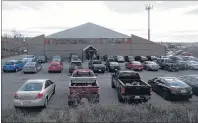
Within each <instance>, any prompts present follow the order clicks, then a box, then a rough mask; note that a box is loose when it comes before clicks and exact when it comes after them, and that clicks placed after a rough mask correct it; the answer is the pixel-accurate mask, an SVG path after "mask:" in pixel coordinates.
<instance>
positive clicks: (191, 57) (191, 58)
mask: <svg viewBox="0 0 198 123" xmlns="http://www.w3.org/2000/svg"><path fill="white" fill-rule="evenodd" d="M181 57H182V59H183V60H184V61H193V60H194V59H196V57H194V56H181Z"/></svg>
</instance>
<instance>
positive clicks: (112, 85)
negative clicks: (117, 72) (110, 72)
mask: <svg viewBox="0 0 198 123" xmlns="http://www.w3.org/2000/svg"><path fill="white" fill-rule="evenodd" d="M111 88H115V85H114V84H113V81H112V80H111Z"/></svg>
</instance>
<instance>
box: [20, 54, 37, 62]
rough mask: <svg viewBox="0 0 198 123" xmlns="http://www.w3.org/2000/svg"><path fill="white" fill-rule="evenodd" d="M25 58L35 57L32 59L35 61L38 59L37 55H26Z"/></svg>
mask: <svg viewBox="0 0 198 123" xmlns="http://www.w3.org/2000/svg"><path fill="white" fill-rule="evenodd" d="M23 58H32V59H33V60H32V61H33V62H34V61H36V56H35V55H26V56H24V57H23Z"/></svg>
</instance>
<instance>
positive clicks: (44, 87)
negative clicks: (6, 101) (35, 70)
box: [13, 79, 56, 108]
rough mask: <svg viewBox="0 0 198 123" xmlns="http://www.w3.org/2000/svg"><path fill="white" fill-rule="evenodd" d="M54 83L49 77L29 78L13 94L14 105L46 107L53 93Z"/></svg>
mask: <svg viewBox="0 0 198 123" xmlns="http://www.w3.org/2000/svg"><path fill="white" fill-rule="evenodd" d="M55 88H56V85H55V83H54V82H52V81H51V80H49V79H31V80H28V81H27V82H25V83H24V84H23V85H22V87H21V88H20V89H19V90H18V91H17V92H16V93H15V95H14V101H13V102H14V107H15V108H17V107H37V106H39V107H40V106H42V107H44V108H46V107H47V105H48V101H49V99H50V97H51V96H52V95H53V94H55Z"/></svg>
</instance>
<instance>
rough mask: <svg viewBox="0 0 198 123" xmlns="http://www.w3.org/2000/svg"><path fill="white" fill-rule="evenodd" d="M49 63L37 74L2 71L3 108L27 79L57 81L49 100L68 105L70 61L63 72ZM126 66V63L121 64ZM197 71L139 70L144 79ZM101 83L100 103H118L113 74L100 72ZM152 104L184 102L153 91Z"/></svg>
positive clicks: (57, 105) (59, 105)
mask: <svg viewBox="0 0 198 123" xmlns="http://www.w3.org/2000/svg"><path fill="white" fill-rule="evenodd" d="M48 66H49V63H46V64H43V69H42V70H41V71H39V72H38V73H36V74H23V72H22V71H19V72H17V73H3V72H2V108H11V107H13V104H12V100H13V95H14V93H15V92H16V91H17V90H18V89H19V88H20V87H21V85H22V84H23V83H24V82H25V81H26V80H27V79H38V78H40V79H41V78H47V79H51V80H52V81H54V82H55V83H56V94H55V95H53V97H52V98H51V100H50V102H49V107H51V108H62V107H65V106H66V105H67V93H68V84H69V76H68V63H67V62H65V63H64V70H63V72H62V73H50V74H49V73H48V72H47V68H48ZM121 66H122V67H123V69H125V68H124V64H121ZM84 67H87V63H84ZM196 72H197V71H190V70H188V71H180V72H166V71H163V70H160V71H158V72H156V71H142V72H139V73H140V75H141V77H142V79H143V80H144V81H148V79H152V78H154V77H156V76H181V75H188V74H195V73H196ZM97 79H98V82H99V85H100V90H101V91H100V92H101V94H100V104H112V103H118V99H117V93H116V91H115V90H114V89H112V88H111V74H110V73H108V72H106V73H105V74H98V76H97ZM194 102H198V97H197V96H193V98H192V99H190V100H189V101H188V103H194ZM149 103H151V104H152V105H159V106H169V105H171V104H172V103H178V104H183V103H184V102H170V101H165V100H163V99H162V97H160V96H159V95H157V94H156V93H154V92H153V94H152V99H151V100H150V101H149Z"/></svg>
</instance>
